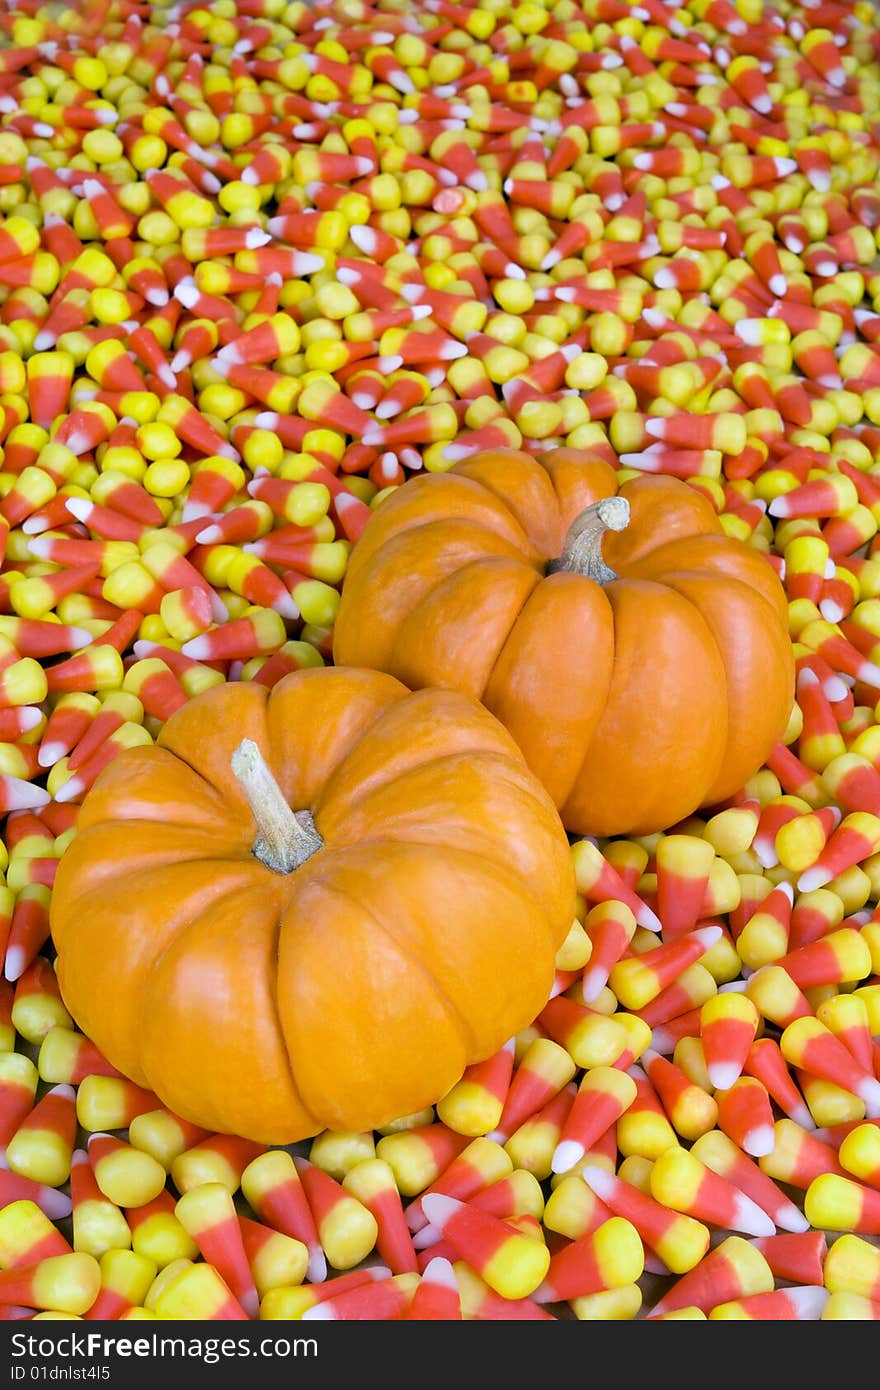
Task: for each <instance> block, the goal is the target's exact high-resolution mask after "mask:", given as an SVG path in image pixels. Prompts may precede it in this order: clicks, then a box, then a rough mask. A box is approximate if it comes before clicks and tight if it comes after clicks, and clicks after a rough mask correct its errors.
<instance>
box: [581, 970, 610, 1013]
mask: <svg viewBox="0 0 880 1390" xmlns="http://www.w3.org/2000/svg"><path fill="white" fill-rule="evenodd" d="M607 983H608V971H607V970H605V969H604V968H603V967H602V966H601V965H594V966H592V967H590V966H587V968H586V970H585V971H584V974H583V978H582V980H581V998H582V999H583V1001H584V1003H585V1004H592V1002H593V1000H594V999H598V998H599V995H600V994H601V993H602V991H603V989H604V988H605V986H606V985H607Z"/></svg>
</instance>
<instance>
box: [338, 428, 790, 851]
mask: <svg viewBox="0 0 880 1390" xmlns="http://www.w3.org/2000/svg"><path fill="white" fill-rule="evenodd" d="M603 499H605V500H603ZM609 499H613V500H609ZM333 655H334V660H335V661H337V662H339V663H345V664H346V665H352V666H368V667H373V668H375V669H376V670H380V671H387V672H389V673H390V674H392V675H395V676H397V677H398V679H399V680H401V681H403V682H405V684H407V685H408V686H410V687H412V688H419V687H422V686H428V685H435V686H448V687H453V688H455V689H457V690H461V691H464V692H466V693H467V694H469V695H471V696H473V697H474V698H475V699H479V700H481V701H482V702H483V703H484V704H485V705H486V707H487V708H488V709H490V710H492V712H493V713H494V714H496V715H497V716H498V718H499V719H500V720H501V721H502V723H504V724H505V725H506V727H507V728H508V729H509V730H510V732H511V733H512V734H513V736H514V738H515V739H516V741H517V743H518V744H519V746H520V748H521V749H522V750H523V753H524V754H525V758H526V762H527V763H528V765H529V767H530V768H531V769H532V771H533V772H535V773H536V774H537V776H538V777H539V778H540V779H541V781H542V782H543V784H544V786H545V787H546V788H547V790H548V791H549V792H550V795H551V796H552V797H553V800H554V802H555V803H556V805H557V806H558V807H559V809H560V812H561V815H562V819H563V822H564V824H565V826H566V828H567V829H568V830H569V831H572V832H576V833H578V834H595V835H615V834H646V833H649V832H653V831H657V830H662V829H666V828H668V827H669V826H671V825H674V824H675V823H676V822H678V821H679V820H681V819H683V818H685V817H687V816H689V815H691V814H692V813H693V812H694V811H695V810H696V809H697V808H698V807H701V806H707V805H712V804H714V803H717V802H720V801H723V800H724V799H725V798H727V797H729V796H731V795H732V794H733V793H734V792H736V791H738V790H739V789H740V788H741V787H742V785H743V783H744V782H746V781H747V780H748V778H749V777H751V776H752V775H753V774H754V773H755V771H756V770H757V769H758V768H759V767H760V766H761V764H762V763H763V762H764V760H765V758H766V756H767V754H768V753H769V752H770V750H771V748H772V747H773V745H774V744H775V743H776V742H777V741H778V740H779V739H780V737H781V736H782V734H783V733H784V731H785V728H786V724H787V721H788V718H789V715H790V712H791V706H792V700H793V698H794V659H793V654H792V649H791V642H790V640H789V634H788V625H787V612H786V603H785V595H784V592H783V589H782V585H781V584H780V582H779V580H778V578H777V576H776V574H775V573H774V571H773V569H772V567H771V566H770V564H769V563H768V562H767V560H766V559H765V557H764V556H763V555H761V554H760V553H759V552H758V551H756V550H754V549H751V548H750V547H748V546H747V545H745V544H744V543H742V542H741V541H738V540H734V539H731V538H729V537H728V536H726V535H725V534H724V532H723V530H722V527H721V524H720V522H719V520H718V517H717V515H716V513H715V510H714V508H713V507H712V505H711V503H710V502H709V501H708V500H707V498H706V497H705V496H703V495H702V494H701V493H699V492H698V491H697V490H696V489H695V488H692V487H690V486H689V485H688V484H687V483H685V482H681V481H679V480H677V479H675V478H669V477H663V476H659V475H654V476H650V475H647V476H643V477H639V478H636V479H632V480H630V481H628V482H625V483H624V484H623V486H622V487H620V489H619V490H618V484H617V474H616V471H615V469H614V467H613V466H612V464H611V463H610V462H609V461H607V460H606V459H604V458H601V457H597V456H592V455H590V454H587V453H584V452H582V451H578V450H574V449H569V448H558V449H553V450H548V451H547V452H545V453H542V454H540V455H539V457H537V458H532V457H531V456H530V455H528V454H526V453H522V452H519V451H517V450H512V449H511V450H503V449H502V450H495V451H492V452H487V453H483V454H479V455H475V456H474V457H473V458H471V459H468V460H467V461H466V462H464V463H459V464H457V465H455V467H453V468H452V469H450V470H449V472H447V473H434V474H425V475H421V476H419V477H417V478H413V479H410V480H409V481H407V482H406V483H404V484H403V485H402V486H401V487H400V488H398V489H397V491H396V492H394V493H392V494H391V495H390V496H389V497H388V498H386V499H385V500H384V501H383V502H382V503H381V505H380V506H379V507H378V508H377V510H376V511H375V513H374V514H373V516H372V517H371V518H370V520H369V521H368V523H367V526H366V527H365V529H364V531H363V534H362V536H361V538H360V540H359V541H358V543H357V545H356V546H355V547H354V549H353V551H352V555H351V558H350V563H349V568H348V572H347V574H346V578H345V582H344V584H343V590H342V602H341V605H340V609H339V613H338V616H337V620H336V626H335V634H334V646H333Z"/></svg>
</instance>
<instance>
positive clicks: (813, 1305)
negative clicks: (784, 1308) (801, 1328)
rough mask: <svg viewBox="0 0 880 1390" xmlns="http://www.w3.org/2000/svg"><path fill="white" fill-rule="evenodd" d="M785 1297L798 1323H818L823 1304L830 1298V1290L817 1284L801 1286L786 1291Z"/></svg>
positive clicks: (823, 1307)
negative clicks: (796, 1316)
mask: <svg viewBox="0 0 880 1390" xmlns="http://www.w3.org/2000/svg"><path fill="white" fill-rule="evenodd" d="M785 1296H786V1298H787V1299H788V1301H789V1303H790V1304H791V1305H792V1307H793V1308H795V1310H796V1311H797V1315H798V1319H799V1320H800V1321H803V1322H819V1320H820V1319H821V1317H822V1313H823V1311H824V1309H825V1304H826V1303H827V1302H828V1299H829V1298H830V1297H831V1290H830V1289H824V1288H822V1287H821V1285H819V1284H801V1285H799V1286H798V1287H796V1288H790V1289H786V1290H785Z"/></svg>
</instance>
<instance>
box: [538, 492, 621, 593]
mask: <svg viewBox="0 0 880 1390" xmlns="http://www.w3.org/2000/svg"><path fill="white" fill-rule="evenodd" d="M628 525H629V502H628V501H627V500H626V498H625V497H603V498H601V499H600V500H599V501H598V502H594V503H593V505H592V506H591V507H586V508H585V509H584V510H583V511H582V512H580V513H579V515H578V516H576V517H575V519H574V521H573V522H572V523H571V525H570V526H569V528H568V534H567V535H566V537H565V542H564V544H563V547H562V554H561V555H560V556H559V557H558V559H556V560H551V561H550V564H549V565H548V566H547V573H548V574H558V573H559V572H560V571H567V572H568V573H569V574H584V575H586V577H587V578H588V579H595V581H596V583H597V584H610V583H611V582H612V580H614V579H617V578H618V576H617V575H616V574H615V572H614V570H613V569H612V568H611V566H610V565H606V563H605V561H604V560H603V559H602V537H603V536H604V535H605V532H606V531H625V530H626V528H627V526H628Z"/></svg>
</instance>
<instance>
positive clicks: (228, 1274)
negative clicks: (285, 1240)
mask: <svg viewBox="0 0 880 1390" xmlns="http://www.w3.org/2000/svg"><path fill="white" fill-rule="evenodd" d="M174 1210H175V1214H176V1216H177V1219H178V1221H179V1222H180V1224H181V1225H182V1226H183V1228H184V1230H185V1231H187V1232H188V1234H189V1235H191V1236H192V1238H193V1240H194V1241H195V1243H196V1245H197V1246H198V1247H199V1251H200V1252H201V1255H202V1258H203V1259H205V1260H206V1261H207V1262H208V1264H210V1265H213V1266H214V1268H215V1269H216V1271H217V1273H218V1274H219V1275H220V1276H221V1278H222V1279H223V1280H224V1281H225V1283H226V1284H228V1286H229V1288H230V1289H231V1291H232V1293H233V1294H234V1295H235V1297H236V1298H237V1299H238V1302H239V1303H240V1304H241V1306H242V1308H243V1309H244V1311H245V1312H246V1313H247V1314H248V1316H249V1317H256V1316H257V1313H258V1311H259V1295H258V1293H257V1289H256V1285H255V1283H254V1279H253V1275H252V1274H251V1268H250V1263H249V1261H248V1257H247V1252H246V1251H245V1246H244V1239H243V1236H242V1232H241V1229H240V1227H239V1224H238V1215H237V1213H236V1210H235V1204H234V1202H233V1200H232V1196H231V1194H230V1193H229V1191H228V1189H227V1188H225V1187H224V1186H223V1185H222V1184H221V1183H203V1184H202V1185H201V1186H199V1187H191V1188H190V1189H189V1191H188V1192H185V1193H184V1195H183V1196H182V1197H181V1198H180V1199H179V1200H178V1202H177V1205H176V1206H175V1209H174Z"/></svg>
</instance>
